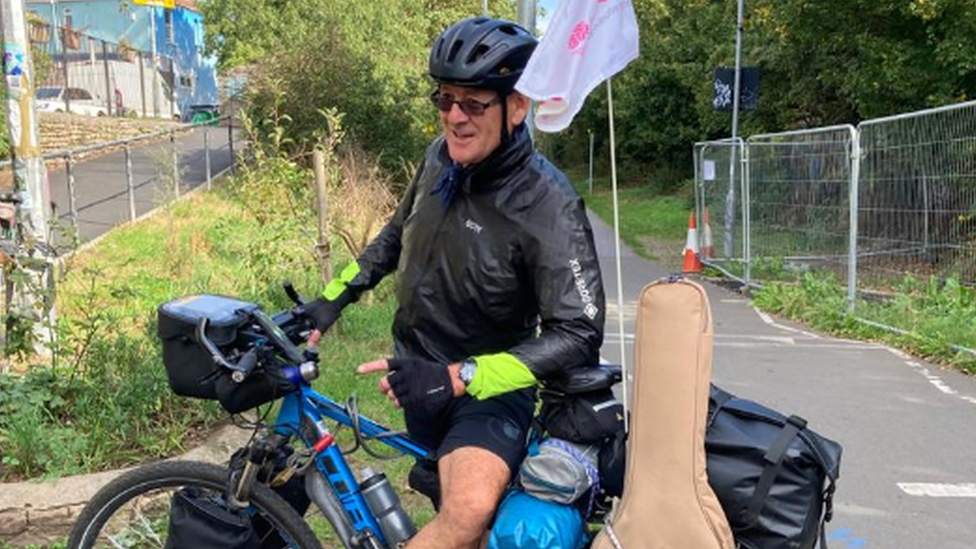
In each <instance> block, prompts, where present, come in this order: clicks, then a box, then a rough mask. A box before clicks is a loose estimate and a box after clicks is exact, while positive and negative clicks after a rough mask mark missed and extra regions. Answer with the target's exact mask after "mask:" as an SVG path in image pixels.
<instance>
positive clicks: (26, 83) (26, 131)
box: [0, 0, 54, 356]
mask: <svg viewBox="0 0 976 549" xmlns="http://www.w3.org/2000/svg"><path fill="white" fill-rule="evenodd" d="M0 30H2V33H0V34H2V40H0V42H2V44H3V59H4V62H3V69H4V70H3V72H4V75H3V76H4V79H5V82H4V83H5V85H4V86H3V89H4V91H5V93H4V99H5V104H6V105H5V106H6V113H5V114H6V117H7V131H8V132H9V134H8V137H9V142H10V157H11V159H12V161H13V175H14V192H15V194H16V196H17V197H18V198H20V199H21V203H20V205H19V206H17V212H16V219H17V223H18V225H19V227H18V228H20V229H22V231H23V233H22V234H23V236H25V237H26V238H28V239H31V240H34V241H35V242H37V243H38V244H41V246H38V250H39V251H40V253H41V255H42V256H43V259H44V268H42V269H38V268H36V267H26V268H25V270H26V271H27V274H28V275H29V276H30V279H31V282H32V283H31V284H27V285H23V286H21V287H20V288H17V289H16V291H17V293H16V295H14V296H11V297H12V298H11V299H10V300H7V307H8V308H9V309H13V310H14V311H17V312H18V313H19V314H20V315H21V316H23V317H25V318H30V319H32V320H34V321H35V322H34V323H33V325H32V326H31V329H32V332H33V335H34V342H35V344H34V351H35V352H36V353H38V354H39V355H41V356H48V355H49V351H50V347H49V345H50V342H51V340H52V335H51V332H50V330H49V329H48V327H50V326H53V325H54V305H53V301H52V299H51V296H50V295H45V294H44V288H46V287H47V285H46V282H47V280H46V279H45V277H46V276H49V267H50V265H51V257H50V252H49V249H48V246H46V243H47V241H48V236H49V235H48V219H47V215H48V208H49V205H50V203H51V200H50V195H49V192H48V189H47V186H46V185H45V184H44V181H45V168H44V162H43V160H42V159H41V156H40V145H39V142H38V129H37V112H36V110H35V102H34V86H35V81H34V78H35V74H34V63H33V61H32V60H31V47H30V41H29V40H28V37H27V20H26V18H25V17H24V2H23V0H3V1H2V2H0ZM8 318H9V317H8Z"/></svg>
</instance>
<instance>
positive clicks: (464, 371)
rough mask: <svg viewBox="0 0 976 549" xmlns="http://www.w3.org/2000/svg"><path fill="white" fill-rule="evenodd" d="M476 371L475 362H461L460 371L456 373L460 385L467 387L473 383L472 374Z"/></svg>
mask: <svg viewBox="0 0 976 549" xmlns="http://www.w3.org/2000/svg"><path fill="white" fill-rule="evenodd" d="M477 369H478V363H477V362H475V360H474V359H473V358H470V357H469V358H466V359H464V360H462V361H461V369H460V370H459V371H458V377H459V378H461V383H464V386H465V387H467V386H468V385H471V382H472V381H474V373H475V371H476V370H477Z"/></svg>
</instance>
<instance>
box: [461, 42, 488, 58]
mask: <svg viewBox="0 0 976 549" xmlns="http://www.w3.org/2000/svg"><path fill="white" fill-rule="evenodd" d="M490 49H491V48H490V47H488V46H487V45H486V44H478V47H477V48H475V49H474V50H473V51H472V52H471V54H470V55H468V58H467V60H466V61H465V62H466V63H474V62H475V61H477V60H479V59H481V58H482V57H484V56H485V54H486V53H488V50H490Z"/></svg>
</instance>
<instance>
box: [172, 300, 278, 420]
mask: <svg viewBox="0 0 976 549" xmlns="http://www.w3.org/2000/svg"><path fill="white" fill-rule="evenodd" d="M259 310H260V307H258V305H256V304H254V303H248V302H246V301H240V300H237V299H234V298H230V297H225V296H218V295H193V296H187V297H181V298H178V299H174V300H172V301H169V302H167V303H164V304H163V305H161V306H160V307H159V311H158V314H159V338H160V339H161V340H162V343H163V364H164V365H165V366H166V374H167V376H168V377H169V385H170V388H171V389H172V390H173V392H174V393H176V394H177V395H180V396H187V397H194V398H202V399H206V400H217V401H219V402H220V404H221V406H223V408H224V409H225V410H227V411H228V412H230V413H239V412H243V411H245V410H250V409H251V408H254V407H256V406H260V405H261V404H265V403H267V402H272V401H274V400H277V399H278V398H281V397H282V396H284V395H285V394H286V393H288V392H291V391H293V390H295V387H294V386H293V385H292V384H291V383H289V382H288V381H287V380H286V379H285V378H284V377H283V376H282V374H281V371H280V367H279V365H278V364H277V363H276V361H274V360H267V359H265V360H261V361H260V362H259V363H258V366H257V367H256V368H255V369H254V371H253V372H252V373H251V374H250V375H249V376H248V377H247V378H245V379H244V380H243V381H242V382H240V383H239V382H236V381H234V380H233V378H232V377H231V373H232V372H231V371H229V370H227V369H226V368H224V367H221V366H219V365H218V364H217V363H216V362H215V361H214V359H213V357H212V356H211V354H210V353H209V352H208V351H207V349H205V348H204V346H203V345H202V344H201V343H200V342H199V341H197V336H196V331H197V326H198V324H199V322H200V319H201V318H206V319H207V329H206V335H207V338H208V339H209V340H210V341H212V342H213V343H214V345H216V346H217V348H218V349H220V351H221V352H222V353H223V354H224V356H225V357H226V358H227V359H228V360H231V361H236V360H238V359H239V357H240V356H242V355H243V354H244V353H246V352H247V351H248V350H250V348H251V347H252V346H254V345H255V344H256V343H257V342H258V341H259V340H260V339H263V338H262V337H261V336H260V331H259V330H258V329H257V327H256V325H255V320H254V318H253V315H254V314H256V313H258V312H259Z"/></svg>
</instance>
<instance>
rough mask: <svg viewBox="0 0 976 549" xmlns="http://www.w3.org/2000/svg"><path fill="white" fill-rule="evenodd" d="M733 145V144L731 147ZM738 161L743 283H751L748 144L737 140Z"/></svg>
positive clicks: (750, 209)
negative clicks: (743, 265) (743, 267)
mask: <svg viewBox="0 0 976 549" xmlns="http://www.w3.org/2000/svg"><path fill="white" fill-rule="evenodd" d="M734 146H735V145H734V144H733V147H734ZM739 162H740V163H741V164H742V174H741V175H740V176H739V177H741V178H742V258H743V261H745V273H744V274H745V276H743V279H744V280H745V285H746V287H747V288H748V287H749V285H750V284H751V283H752V193H751V189H750V188H749V184H750V181H749V144H748V143H747V142H745V141H742V139H740V140H739Z"/></svg>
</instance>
